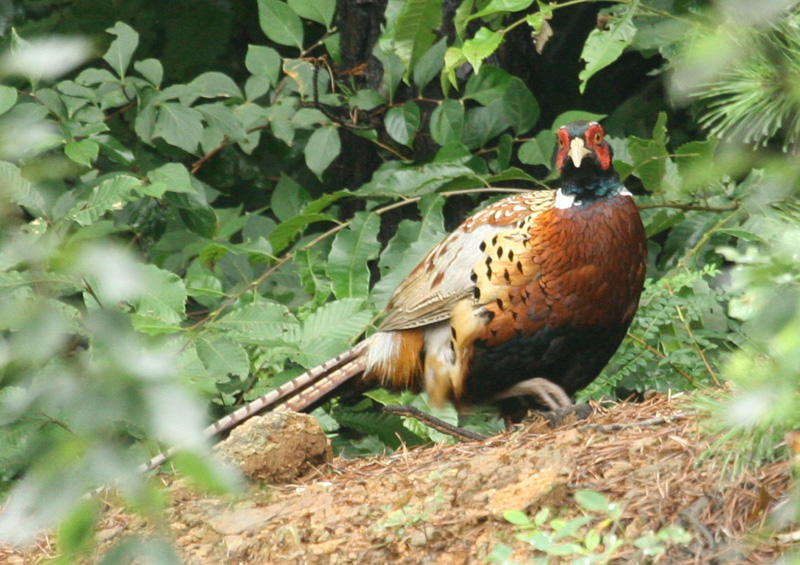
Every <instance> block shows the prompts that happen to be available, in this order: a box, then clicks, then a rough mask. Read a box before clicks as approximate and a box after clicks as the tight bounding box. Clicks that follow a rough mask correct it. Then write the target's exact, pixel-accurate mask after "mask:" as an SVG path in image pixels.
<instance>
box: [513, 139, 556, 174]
mask: <svg viewBox="0 0 800 565" xmlns="http://www.w3.org/2000/svg"><path fill="white" fill-rule="evenodd" d="M555 143H556V136H555V134H554V133H553V132H552V131H551V130H543V131H540V132H539V133H538V134H536V137H535V138H533V139H531V140H529V141H526V142H525V143H523V144H522V145H521V146H520V148H519V153H518V154H517V157H518V158H519V160H520V161H522V162H523V163H525V164H526V165H544V166H545V167H547V168H548V169H549V168H550V167H551V166H552V156H553V147H555Z"/></svg>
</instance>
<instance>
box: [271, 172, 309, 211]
mask: <svg viewBox="0 0 800 565" xmlns="http://www.w3.org/2000/svg"><path fill="white" fill-rule="evenodd" d="M310 200H311V195H310V194H308V191H307V190H306V189H305V188H303V186H302V185H300V184H299V183H297V182H295V180H294V179H293V178H292V177H290V176H288V175H287V174H286V173H284V172H281V178H280V179H279V180H278V184H276V185H275V190H273V191H272V198H271V199H270V208H271V209H272V213H273V214H275V216H276V217H277V218H278V219H279V220H281V221H285V220H288V219H289V218H291V217H293V216H297V215H298V214H299V213H300V211H301V210H302V209H303V207H304V206H305V205H306V204H308V202H309V201H310Z"/></svg>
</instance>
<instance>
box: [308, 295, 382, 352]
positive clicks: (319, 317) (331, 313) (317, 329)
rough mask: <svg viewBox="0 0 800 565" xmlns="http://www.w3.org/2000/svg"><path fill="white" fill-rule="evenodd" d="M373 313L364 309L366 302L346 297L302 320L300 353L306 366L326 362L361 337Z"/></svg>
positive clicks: (330, 303)
mask: <svg viewBox="0 0 800 565" xmlns="http://www.w3.org/2000/svg"><path fill="white" fill-rule="evenodd" d="M372 317H373V312H371V311H370V310H365V309H364V301H363V300H361V299H356V298H345V299H343V300H337V301H335V302H329V303H327V304H325V305H323V306H321V307H320V308H318V309H317V310H315V311H314V313H313V314H311V315H310V316H309V317H308V318H306V319H305V320H303V327H302V331H301V332H300V335H299V337H300V340H299V345H300V351H301V359H302V363H301V364H303V365H304V366H307V367H308V366H314V365H318V364H319V363H324V362H325V361H326V360H328V359H330V358H331V357H333V356H335V355H337V354H338V353H341V352H342V350H344V349H346V348H347V347H348V345H349V344H348V340H351V339H353V338H356V337H358V336H359V335H360V334H361V333H362V332H363V331H364V330H365V329H366V327H367V324H369V322H370V321H371V320H372Z"/></svg>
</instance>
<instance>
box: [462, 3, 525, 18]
mask: <svg viewBox="0 0 800 565" xmlns="http://www.w3.org/2000/svg"><path fill="white" fill-rule="evenodd" d="M531 4H533V0H492V1H491V2H489V4H487V5H486V7H485V8H484V9H482V10H479V11H477V12H475V13H474V14H472V15H471V16H470V17H469V18H467V21H469V20H474V19H477V18H485V17H486V16H491V15H494V14H499V13H501V12H520V11H522V10H524V9H526V8H527V7H528V6H530V5H531Z"/></svg>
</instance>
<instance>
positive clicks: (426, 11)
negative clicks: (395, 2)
mask: <svg viewBox="0 0 800 565" xmlns="http://www.w3.org/2000/svg"><path fill="white" fill-rule="evenodd" d="M441 23H442V0H406V1H405V2H404V4H403V9H402V11H401V12H400V15H399V16H398V17H397V21H396V22H395V27H394V38H393V39H394V41H393V51H394V53H395V54H396V55H397V56H398V57H400V60H401V61H402V62H403V67H404V68H405V70H406V72H407V73H408V72H410V71H411V70H412V69H414V67H416V65H417V62H418V61H419V60H420V58H421V57H422V56H423V55H424V54H425V52H426V51H428V49H429V48H430V47H431V45H433V42H434V40H435V39H436V35H435V32H436V31H437V30H438V29H439V26H440V25H441Z"/></svg>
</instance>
